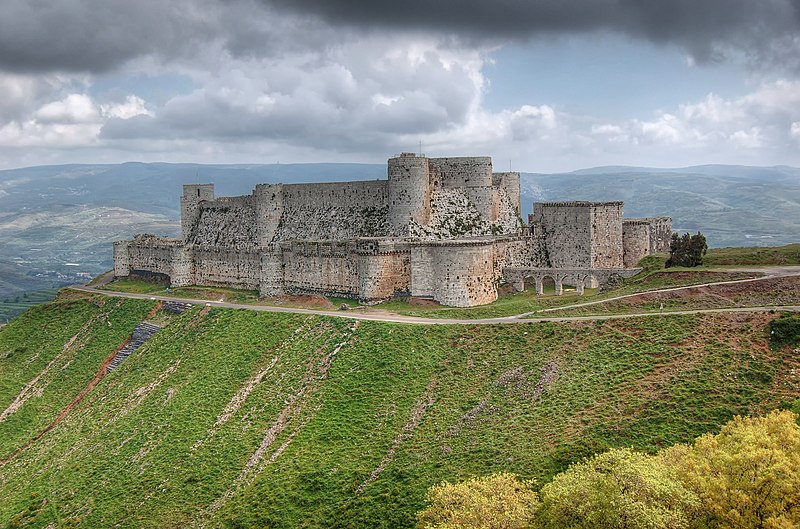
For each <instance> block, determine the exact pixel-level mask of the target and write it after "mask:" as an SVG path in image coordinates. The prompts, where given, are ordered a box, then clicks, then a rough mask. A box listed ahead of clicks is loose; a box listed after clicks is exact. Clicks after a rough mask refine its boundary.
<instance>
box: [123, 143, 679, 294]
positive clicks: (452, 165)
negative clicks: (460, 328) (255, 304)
mask: <svg viewBox="0 0 800 529" xmlns="http://www.w3.org/2000/svg"><path fill="white" fill-rule="evenodd" d="M520 211H521V208H520V174H519V173H516V172H500V173H495V172H493V171H492V160H491V158H490V157H488V156H473V157H447V158H429V157H427V156H424V155H417V154H414V153H401V154H400V155H398V156H395V157H393V158H390V159H389V161H388V164H387V179H386V180H369V181H356V182H335V183H331V182H326V183H313V184H258V185H257V186H256V187H255V189H254V190H253V193H252V194H250V195H243V196H235V197H216V196H215V195H214V185H213V184H190V185H185V186H183V196H182V197H181V237H180V238H164V237H156V236H153V235H137V236H135V237H134V238H133V239H132V240H129V241H117V242H116V243H115V244H114V271H115V275H117V276H127V275H130V274H135V273H140V272H141V273H157V274H164V275H166V276H169V278H170V282H171V283H172V284H173V285H176V286H177V285H188V284H200V285H226V286H233V287H239V288H249V289H259V291H260V292H261V294H262V295H280V294H283V293H294V292H302V293H318V294H325V295H337V296H349V297H354V298H358V299H360V300H362V301H364V302H373V301H380V300H383V299H388V298H390V297H392V296H395V295H412V296H420V297H431V298H433V299H434V300H436V301H438V302H440V303H442V304H446V305H454V306H461V307H467V306H473V305H480V304H484V303H489V302H491V301H493V300H495V299H496V298H497V284H498V282H499V281H502V280H503V278H504V275H503V274H504V270H509V271H510V272H509V273H510V274H512V275H513V274H517V275H519V274H518V273H517V272H513V271H512V269H513V270H517V269H531V270H533V269H537V270H538V269H542V268H544V269H556V268H558V269H567V268H569V269H573V268H574V269H580V270H596V269H622V268H623V266H624V265H625V266H627V264H628V262H629V261H630V260H632V259H634V258H638V256H639V255H640V254H642V253H643V252H653V251H660V250H659V249H660V248H662V247H663V240H664V237H665V234H666V233H667V231H669V232H670V233H671V224H670V221H669V219H668V218H653V219H637V220H635V221H633V222H623V220H622V202H545V203H541V204H537V205H536V206H535V207H534V212H535V213H534V215H533V218H532V225H531V227H525V226H523V225H522V223H521V220H520V216H519V215H520ZM667 239H668V236H667ZM667 244H668V241H667ZM626 252H629V255H628V254H626ZM514 277H516V276H514ZM559 277H561V276H559ZM575 277H576V278H578V279H579V280H580V281H581V284H583V281H584V279H585V280H587V281H588V280H589V279H587V278H589V277H592V276H591V274H588V275H586V276H584V275H580V274H576V275H575ZM581 288H583V287H581Z"/></svg>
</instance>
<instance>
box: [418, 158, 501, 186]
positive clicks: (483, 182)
mask: <svg viewBox="0 0 800 529" xmlns="http://www.w3.org/2000/svg"><path fill="white" fill-rule="evenodd" d="M429 161H430V165H431V170H432V171H436V172H438V173H439V176H440V178H441V185H442V187H446V188H447V187H489V186H491V185H492V159H491V158H490V157H489V156H470V157H457V158H429Z"/></svg>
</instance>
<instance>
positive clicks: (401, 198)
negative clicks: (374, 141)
mask: <svg viewBox="0 0 800 529" xmlns="http://www.w3.org/2000/svg"><path fill="white" fill-rule="evenodd" d="M430 201H431V183H430V173H429V169H428V158H426V157H425V156H422V155H420V156H417V155H416V154H414V153H408V152H404V153H403V154H401V155H400V156H397V157H395V158H389V187H388V202H389V213H388V219H387V220H388V222H389V227H390V230H391V233H392V234H393V235H395V236H399V237H407V236H408V234H409V230H408V223H409V221H411V220H414V221H415V222H417V223H418V224H421V225H423V226H424V225H427V224H428V221H429V218H430V207H431V206H430Z"/></svg>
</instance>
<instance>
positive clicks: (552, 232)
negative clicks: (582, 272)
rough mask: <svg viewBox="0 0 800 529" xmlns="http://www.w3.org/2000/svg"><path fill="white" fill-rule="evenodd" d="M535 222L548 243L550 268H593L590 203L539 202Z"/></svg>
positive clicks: (547, 253) (535, 211)
mask: <svg viewBox="0 0 800 529" xmlns="http://www.w3.org/2000/svg"><path fill="white" fill-rule="evenodd" d="M533 221H534V223H535V225H536V227H537V228H538V230H539V232H540V233H541V235H542V237H543V238H544V240H545V252H546V255H547V263H548V266H550V267H554V268H581V267H583V268H591V266H592V213H591V207H590V206H589V203H581V202H545V203H537V204H534V206H533Z"/></svg>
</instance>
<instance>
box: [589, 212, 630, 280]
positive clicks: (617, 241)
mask: <svg viewBox="0 0 800 529" xmlns="http://www.w3.org/2000/svg"><path fill="white" fill-rule="evenodd" d="M591 266H592V268H622V267H623V264H622V202H595V203H594V205H593V206H592V261H591Z"/></svg>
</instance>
